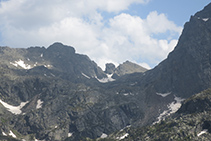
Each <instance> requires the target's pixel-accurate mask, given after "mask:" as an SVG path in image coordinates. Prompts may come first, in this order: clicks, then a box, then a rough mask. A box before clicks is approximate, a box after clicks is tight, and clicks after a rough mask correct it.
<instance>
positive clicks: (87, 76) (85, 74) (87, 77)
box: [81, 73, 90, 79]
mask: <svg viewBox="0 0 211 141" xmlns="http://www.w3.org/2000/svg"><path fill="white" fill-rule="evenodd" d="M81 74H82V75H83V76H84V77H86V78H88V79H90V77H89V76H87V75H86V74H84V73H81Z"/></svg>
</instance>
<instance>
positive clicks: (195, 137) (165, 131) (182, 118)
mask: <svg viewBox="0 0 211 141" xmlns="http://www.w3.org/2000/svg"><path fill="white" fill-rule="evenodd" d="M210 118H211V89H207V90H205V91H203V92H201V93H198V94H196V95H194V96H191V97H190V98H188V99H187V100H185V101H184V103H183V104H182V106H181V108H180V109H179V110H178V111H177V112H176V113H175V114H174V115H172V117H170V118H168V119H166V120H163V121H161V122H160V123H157V124H155V125H152V126H148V127H144V128H130V127H127V128H125V129H123V130H121V131H119V132H117V133H115V134H112V135H110V137H108V138H107V140H116V139H119V138H122V139H123V138H124V140H126V141H131V140H134V141H138V140H139V141H145V140H191V141H205V140H206V141H208V140H210V138H211V120H210Z"/></svg>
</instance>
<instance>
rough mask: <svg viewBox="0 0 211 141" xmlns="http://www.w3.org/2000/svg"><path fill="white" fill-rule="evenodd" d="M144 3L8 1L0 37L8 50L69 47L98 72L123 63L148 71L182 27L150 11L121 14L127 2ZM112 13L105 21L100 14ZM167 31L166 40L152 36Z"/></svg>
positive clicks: (2, 10) (2, 13)
mask: <svg viewBox="0 0 211 141" xmlns="http://www.w3.org/2000/svg"><path fill="white" fill-rule="evenodd" d="M147 2H149V0H124V1H122V0H115V1H113V0H107V1H104V0H103V1H101V0H98V1H97V0H90V1H89V2H88V1H86V0H71V1H66V0H45V1H43V0H42V1H41V0H30V1H28V0H9V1H5V2H1V6H0V21H1V23H0V33H1V38H2V40H1V41H0V42H3V43H4V44H5V45H8V46H11V47H29V46H36V45H39V46H43V45H44V46H46V47H47V46H49V45H50V44H52V43H53V42H57V41H59V42H62V43H64V44H67V45H72V46H74V47H75V48H76V51H77V52H79V53H83V54H87V55H88V56H89V57H90V58H91V59H94V61H96V62H97V63H98V64H99V65H100V66H101V67H103V68H104V64H105V63H107V62H113V63H115V64H118V63H122V62H124V61H125V60H133V61H135V62H136V63H143V62H145V64H144V65H145V66H146V67H149V66H147V65H150V66H151V67H153V66H154V65H155V64H157V63H159V62H160V61H161V60H162V59H164V58H165V57H166V56H167V54H168V53H169V52H170V51H172V49H173V48H174V46H175V45H176V43H177V40H175V39H173V36H172V35H173V34H180V32H181V30H182V28H181V27H178V26H177V25H175V24H174V23H173V22H172V21H169V20H168V18H167V17H166V15H165V14H158V13H157V12H156V11H154V12H151V13H149V15H148V16H147V18H146V19H142V18H141V17H138V16H131V15H129V14H127V13H121V11H122V10H126V9H128V7H129V6H130V5H131V4H133V3H139V4H146V3H147ZM102 11H104V12H114V13H116V16H115V17H113V18H111V19H105V17H103V16H102V15H101V12H102ZM166 32H169V33H170V35H168V38H167V39H158V38H156V37H154V35H159V34H163V33H166Z"/></svg>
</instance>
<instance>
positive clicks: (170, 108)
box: [153, 96, 185, 124]
mask: <svg viewBox="0 0 211 141" xmlns="http://www.w3.org/2000/svg"><path fill="white" fill-rule="evenodd" d="M184 100H185V99H183V98H180V97H176V96H175V97H174V101H173V102H172V103H170V104H169V105H167V107H168V110H165V111H163V113H161V114H160V115H159V117H158V121H156V122H154V123H153V124H155V123H159V122H160V121H161V120H162V119H165V118H166V117H167V116H169V115H171V114H173V113H175V112H176V111H177V110H178V109H179V108H180V107H181V105H182V104H181V103H182V101H184Z"/></svg>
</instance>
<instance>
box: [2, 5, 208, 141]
mask: <svg viewBox="0 0 211 141" xmlns="http://www.w3.org/2000/svg"><path fill="white" fill-rule="evenodd" d="M210 18H211V4H209V5H207V6H206V7H205V8H204V9H203V10H202V11H199V12H197V13H196V14H195V15H194V16H191V18H190V21H189V22H187V23H186V24H185V25H184V30H183V32H182V35H181V36H180V38H179V42H178V44H177V46H176V47H175V49H174V50H173V51H172V52H171V53H170V54H169V55H168V57H167V59H165V60H164V61H162V62H161V63H160V64H159V65H157V66H156V67H155V68H153V69H151V70H147V69H145V68H143V67H141V66H139V65H136V64H134V63H132V62H130V61H126V62H124V63H123V64H120V65H119V66H117V67H116V66H115V65H114V64H112V63H108V64H106V69H105V71H103V70H102V69H101V68H100V67H98V65H97V64H96V63H95V62H94V61H92V60H91V59H90V58H89V57H88V56H86V55H82V54H78V53H76V51H75V49H74V48H73V47H71V46H67V45H63V44H62V43H58V42H57V43H54V44H52V45H50V46H49V47H48V48H45V47H30V48H27V49H24V48H10V47H0V60H1V61H0V78H1V79H0V139H1V140H22V141H24V140H26V141H28V140H51V141H60V140H66V141H68V140H95V139H96V140H206V139H209V138H210V136H211V134H210V133H211V126H210V125H211V121H210V115H211V113H210V106H211V105H210V104H211V101H210V95H211V90H210V89H209V88H211V20H210Z"/></svg>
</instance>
